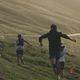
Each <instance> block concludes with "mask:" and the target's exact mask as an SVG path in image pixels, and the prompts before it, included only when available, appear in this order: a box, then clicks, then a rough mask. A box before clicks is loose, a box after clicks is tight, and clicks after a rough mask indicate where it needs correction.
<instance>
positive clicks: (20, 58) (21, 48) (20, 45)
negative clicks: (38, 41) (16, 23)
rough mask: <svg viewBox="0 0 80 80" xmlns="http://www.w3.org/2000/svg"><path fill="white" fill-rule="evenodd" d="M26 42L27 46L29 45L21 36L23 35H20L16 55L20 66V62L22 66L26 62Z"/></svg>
mask: <svg viewBox="0 0 80 80" xmlns="http://www.w3.org/2000/svg"><path fill="white" fill-rule="evenodd" d="M25 42H26V43H27V44H29V43H28V42H27V41H25V40H24V38H23V37H22V36H21V34H19V35H18V39H17V41H16V53H17V61H18V64H20V62H21V63H22V64H24V61H23V53H24V43H25ZM29 45H30V44H29Z"/></svg>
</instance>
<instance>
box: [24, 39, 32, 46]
mask: <svg viewBox="0 0 80 80" xmlns="http://www.w3.org/2000/svg"><path fill="white" fill-rule="evenodd" d="M24 42H25V43H27V44H28V45H29V46H32V45H31V44H30V43H29V42H28V41H26V40H24Z"/></svg>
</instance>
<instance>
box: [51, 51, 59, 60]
mask: <svg viewBox="0 0 80 80" xmlns="http://www.w3.org/2000/svg"><path fill="white" fill-rule="evenodd" d="M49 58H50V59H56V60H58V59H59V58H60V51H53V50H52V51H49Z"/></svg>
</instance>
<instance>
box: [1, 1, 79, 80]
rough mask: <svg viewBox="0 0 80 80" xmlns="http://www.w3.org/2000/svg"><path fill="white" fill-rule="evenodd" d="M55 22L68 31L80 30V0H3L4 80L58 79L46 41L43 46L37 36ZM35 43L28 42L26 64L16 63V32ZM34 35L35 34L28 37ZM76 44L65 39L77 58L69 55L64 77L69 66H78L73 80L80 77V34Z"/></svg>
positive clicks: (2, 70) (25, 56) (68, 76)
mask: <svg viewBox="0 0 80 80" xmlns="http://www.w3.org/2000/svg"><path fill="white" fill-rule="evenodd" d="M52 23H55V24H56V25H57V26H58V30H59V31H62V32H64V33H66V34H72V33H80V1H79V0H0V40H1V41H3V42H4V45H5V47H4V51H3V56H2V57H0V75H1V76H2V77H4V78H5V80H56V77H55V75H54V73H53V71H52V67H51V64H50V61H49V58H48V57H49V56H48V54H49V53H48V44H46V43H47V40H44V41H43V43H44V47H43V48H42V49H41V48H40V47H39V43H38V37H34V36H35V35H41V34H43V33H45V32H47V31H49V29H50V25H51V24H52ZM19 33H20V34H22V35H23V37H24V38H25V40H27V41H28V42H30V43H31V44H32V45H33V46H32V47H28V45H26V49H25V54H24V61H25V65H21V66H18V65H17V63H16V52H15V45H14V43H15V40H16V37H17V34H19ZM27 35H32V36H27ZM72 38H75V39H76V40H77V43H72V42H71V41H67V40H64V39H62V41H63V43H64V45H66V46H67V47H68V48H69V52H70V53H71V54H74V55H76V58H75V59H73V58H70V57H67V56H66V65H65V68H66V69H65V70H66V73H65V76H66V78H67V80H71V79H70V75H69V68H70V66H72V65H73V66H74V67H75V69H76V72H75V76H74V80H78V79H77V78H78V77H79V76H80V71H79V69H80V61H79V60H80V54H79V53H80V36H75V37H72Z"/></svg>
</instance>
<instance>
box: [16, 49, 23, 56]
mask: <svg viewBox="0 0 80 80" xmlns="http://www.w3.org/2000/svg"><path fill="white" fill-rule="evenodd" d="M16 53H17V55H23V53H24V50H16Z"/></svg>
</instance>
